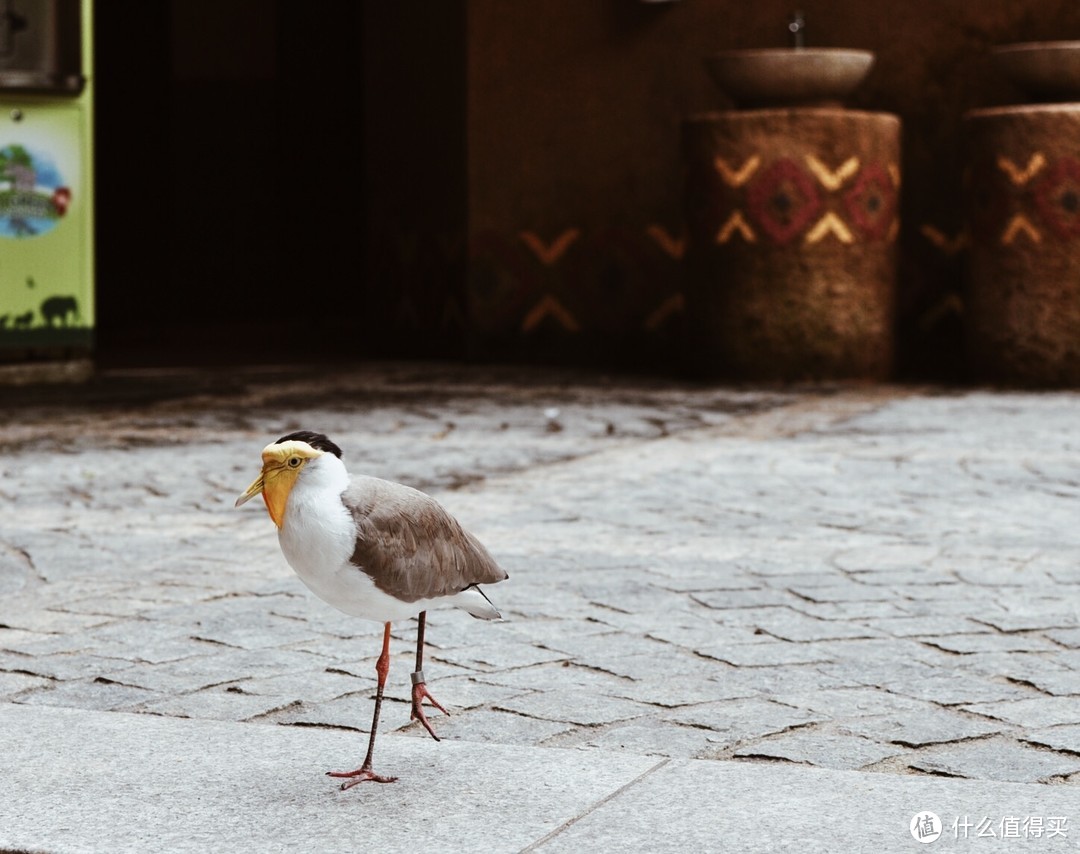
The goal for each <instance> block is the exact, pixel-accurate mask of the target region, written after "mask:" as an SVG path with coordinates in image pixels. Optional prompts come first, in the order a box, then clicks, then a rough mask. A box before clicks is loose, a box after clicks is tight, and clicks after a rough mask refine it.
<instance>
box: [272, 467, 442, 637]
mask: <svg viewBox="0 0 1080 854" xmlns="http://www.w3.org/2000/svg"><path fill="white" fill-rule="evenodd" d="M348 480H349V478H348V474H347V473H346V471H345V467H344V466H343V465H342V464H341V461H340V460H339V459H338V458H337V457H335V456H333V455H331V454H325V455H323V456H321V457H318V458H316V459H314V460H311V461H310V462H309V463H308V464H307V465H306V466H305V467H304V470H303V471H302V472H301V473H300V476H299V477H298V478H297V481H296V485H295V486H294V487H293V489H292V491H291V492H290V493H289V500H288V502H287V503H286V506H285V518H284V522H283V524H282V526H281V529H280V530H279V531H278V542H279V543H280V545H281V551H282V554H284V555H285V560H287V561H288V562H289V566H291V567H292V568H293V570H294V571H295V572H296V574H297V575H298V576H300V580H301V581H303V582H304V584H305V585H306V586H307V587H308V589H310V590H311V592H312V593H314V594H315V595H316V596H318V597H319V598H320V599H322V600H323V601H325V602H328V603H329V604H331V605H333V606H334V607H335V608H337V609H338V610H340V611H344V612H345V613H346V614H351V615H353V616H354V617H362V618H363V619H366V620H375V621H377V622H380V623H382V622H387V621H390V620H403V619H407V618H409V617H414V616H416V614H418V613H419V612H420V611H421V610H423V609H424V607H425V605H427V604H428V603H426V602H414V603H412V604H411V605H410V604H409V603H406V602H402V601H400V600H398V599H395V598H394V597H392V596H389V595H387V594H386V593H383V592H382V591H381V590H379V589H378V588H377V587H375V584H374V583H373V582H372V580H371V578H370V577H369V576H368V575H367V573H365V572H363V571H362V570H361V569H360V568H359V567H357V566H355V565H353V564H352V563H351V562H350V558H351V557H352V554H353V550H354V548H355V546H356V526H355V524H354V523H353V519H352V514H351V513H350V512H349V511H348V509H346V507H345V505H344V504H343V503H342V501H341V493H342V492H344V491H345V489H346V487H347V486H348Z"/></svg>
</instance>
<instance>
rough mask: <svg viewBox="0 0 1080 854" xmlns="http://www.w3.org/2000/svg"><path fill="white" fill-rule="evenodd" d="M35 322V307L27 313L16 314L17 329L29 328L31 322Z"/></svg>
mask: <svg viewBox="0 0 1080 854" xmlns="http://www.w3.org/2000/svg"><path fill="white" fill-rule="evenodd" d="M33 322H34V310H33V309H30V311H28V312H26V313H25V314H18V315H16V316H15V328H16V329H29V328H30V324H32V323H33Z"/></svg>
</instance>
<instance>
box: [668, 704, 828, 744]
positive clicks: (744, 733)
mask: <svg viewBox="0 0 1080 854" xmlns="http://www.w3.org/2000/svg"><path fill="white" fill-rule="evenodd" d="M663 717H664V720H667V721H670V722H672V723H679V724H688V725H690V726H696V727H702V728H704V729H708V730H712V731H713V732H714V733H718V734H719V736H720V737H719V738H718V739H717V742H718V743H719V744H722V745H723V746H725V747H731V746H734V745H736V744H739V743H741V742H744V741H747V740H749V739H755V738H762V737H763V736H766V735H773V734H774V733H778V732H783V731H784V730H788V729H791V728H792V727H798V726H804V725H806V724H811V723H820V722H822V721H824V720H825V718H824V717H823V716H821V715H818V714H815V713H813V712H810V711H807V710H806V709H796V708H794V707H792V706H787V705H784V704H782V703H777V702H773V701H772V700H762V699H759V698H756V697H752V698H749V699H746V700H725V701H723V702H720V703H706V704H703V705H700V706H690V707H688V708H684V709H678V710H676V711H674V712H670V713H665V714H664V716H663Z"/></svg>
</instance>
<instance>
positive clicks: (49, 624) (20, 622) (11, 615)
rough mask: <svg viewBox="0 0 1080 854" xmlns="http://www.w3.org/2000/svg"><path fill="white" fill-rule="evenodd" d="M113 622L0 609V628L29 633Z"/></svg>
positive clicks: (98, 617) (51, 612) (50, 612)
mask: <svg viewBox="0 0 1080 854" xmlns="http://www.w3.org/2000/svg"><path fill="white" fill-rule="evenodd" d="M112 620H113V618H112V617H107V616H102V615H100V614H75V613H70V612H66V611H58V610H48V609H44V608H41V609H35V608H27V609H20V608H13V607H10V606H8V607H5V608H0V626H6V627H8V628H11V629H26V630H27V631H31V632H44V633H47V634H54V633H58V632H74V631H77V630H79V629H88V628H92V627H93V626H103V625H105V624H106V623H109V622H111V621H112Z"/></svg>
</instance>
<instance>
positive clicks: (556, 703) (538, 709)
mask: <svg viewBox="0 0 1080 854" xmlns="http://www.w3.org/2000/svg"><path fill="white" fill-rule="evenodd" d="M496 709H497V710H502V711H508V712H514V713H516V714H519V715H527V716H528V717H531V718H543V719H544V720H549V721H564V722H567V723H572V724H578V725H580V726H596V725H597V724H609V723H614V722H615V721H625V720H630V719H632V718H637V717H641V716H643V715H647V714H649V713H650V712H651V711H653V710H652V709H650V708H649V707H648V706H645V705H642V704H641V703H635V702H633V701H631V700H624V699H622V698H621V697H610V696H607V695H605V694H600V693H598V692H595V691H591V690H588V689H584V688H562V687H558V688H552V689H550V690H547V691H544V692H542V693H535V694H526V695H523V696H519V697H515V698H514V699H511V700H506V701H504V702H500V703H498V704H496Z"/></svg>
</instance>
